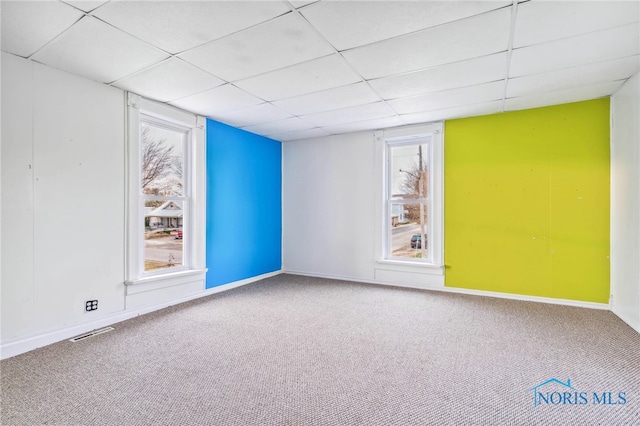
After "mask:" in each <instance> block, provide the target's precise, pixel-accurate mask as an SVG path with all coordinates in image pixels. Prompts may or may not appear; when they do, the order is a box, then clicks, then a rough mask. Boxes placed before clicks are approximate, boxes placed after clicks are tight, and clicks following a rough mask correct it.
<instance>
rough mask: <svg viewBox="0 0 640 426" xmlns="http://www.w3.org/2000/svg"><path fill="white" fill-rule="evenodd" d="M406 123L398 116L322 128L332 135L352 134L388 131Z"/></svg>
mask: <svg viewBox="0 0 640 426" xmlns="http://www.w3.org/2000/svg"><path fill="white" fill-rule="evenodd" d="M405 124H406V123H405V121H404V120H402V119H401V118H400V117H398V116H397V115H394V116H392V117H383V118H377V119H374V120H364V121H358V122H355V123H345V124H338V125H330V126H325V127H322V129H323V130H325V131H326V132H329V133H331V134H336V135H337V134H340V133H350V132H360V131H363V130H370V129H388V128H390V127H398V126H403V125H405Z"/></svg>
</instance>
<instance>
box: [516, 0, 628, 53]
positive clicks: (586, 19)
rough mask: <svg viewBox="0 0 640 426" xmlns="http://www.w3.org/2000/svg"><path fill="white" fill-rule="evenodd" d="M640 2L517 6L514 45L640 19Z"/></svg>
mask: <svg viewBox="0 0 640 426" xmlns="http://www.w3.org/2000/svg"><path fill="white" fill-rule="evenodd" d="M639 15H640V3H639V2H637V1H530V2H527V3H522V4H519V5H518V13H517V18H516V25H515V31H514V39H513V46H514V47H522V46H529V45H532V44H537V43H544V42H547V41H551V40H557V39H561V38H565V37H571V36H574V35H578V34H586V33H589V32H592V31H598V30H602V29H605V28H611V27H616V26H620V25H625V24H629V23H632V22H638V17H639Z"/></svg>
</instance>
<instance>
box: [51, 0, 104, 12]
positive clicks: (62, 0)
mask: <svg viewBox="0 0 640 426" xmlns="http://www.w3.org/2000/svg"><path fill="white" fill-rule="evenodd" d="M60 3H63V4H65V5H67V6H71V7H72V8H74V9H76V10H77V11H78V12H82V13H84V14H85V15H88V14H90V13H91V12H93V11H94V10H96V9H99V8H101V7H102V6H104V5H105V4H107V3H109V2H108V1H106V2H104V3H102V4H101V5H99V6H97V7H94V8H93V9H91V10H89V11H85V10H82V9H80V8H79V7H77V6H75V5H73V4H71V3H68V2H66V1H64V0H60Z"/></svg>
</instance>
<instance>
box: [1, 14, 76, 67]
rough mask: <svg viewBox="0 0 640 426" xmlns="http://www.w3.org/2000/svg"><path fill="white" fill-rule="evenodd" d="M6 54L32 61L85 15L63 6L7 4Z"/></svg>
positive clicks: (5, 24) (3, 31)
mask: <svg viewBox="0 0 640 426" xmlns="http://www.w3.org/2000/svg"><path fill="white" fill-rule="evenodd" d="M0 15H1V16H2V20H1V23H2V25H1V28H2V50H3V51H5V52H9V53H13V54H15V55H18V56H22V57H25V58H26V57H29V56H30V55H32V54H33V53H35V52H36V51H37V50H38V49H40V48H41V47H42V46H44V45H45V44H46V43H48V42H49V41H50V40H52V39H53V38H54V37H56V36H57V35H59V34H60V33H62V32H63V31H64V30H66V29H67V28H69V27H70V26H71V25H73V23H74V22H76V21H77V20H78V19H80V18H81V17H82V16H83V15H82V12H80V11H79V10H76V9H74V8H73V7H71V6H68V5H66V4H64V3H60V2H52V1H51V2H47V1H37V2H36V1H3V2H2V13H1V14H0Z"/></svg>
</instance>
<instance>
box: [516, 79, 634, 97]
mask: <svg viewBox="0 0 640 426" xmlns="http://www.w3.org/2000/svg"><path fill="white" fill-rule="evenodd" d="M629 78H631V77H626V78H616V79H610V80H600V81H597V82H592V83H587V84H580V85H578V86H572V87H566V86H565V87H563V88H561V89H556V90H548V91H544V90H542V91H540V90H539V91H537V92H536V93H532V94H526V95H519V96H511V97H509V98H507V100H511V99H518V98H530V97H534V96H538V95H541V94H543V95H549V94H554V93H562V92H570V91H573V90H580V89H583V88H586V87H593V86H598V85H601V84H609V83H616V82H622V83H623V84H624V82H625V81H627V80H629ZM606 96H611V95H606ZM606 96H598V98H603V97H606ZM593 99H596V98H593Z"/></svg>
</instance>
